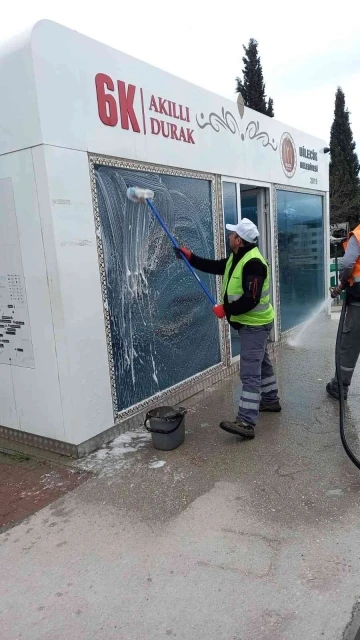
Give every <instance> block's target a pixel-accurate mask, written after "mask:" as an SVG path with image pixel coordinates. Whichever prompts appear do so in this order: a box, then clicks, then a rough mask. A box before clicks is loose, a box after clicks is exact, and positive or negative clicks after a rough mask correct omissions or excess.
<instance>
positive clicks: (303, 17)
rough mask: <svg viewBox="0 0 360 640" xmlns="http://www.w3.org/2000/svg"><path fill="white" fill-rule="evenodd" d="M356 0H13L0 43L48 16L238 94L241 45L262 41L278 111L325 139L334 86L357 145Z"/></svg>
mask: <svg viewBox="0 0 360 640" xmlns="http://www.w3.org/2000/svg"><path fill="white" fill-rule="evenodd" d="M356 7H357V3H356V2H355V1H353V0H341V2H339V3H338V2H336V3H335V2H334V3H333V7H332V6H331V5H330V3H329V2H326V1H325V0H312V1H309V0H302V1H301V2H296V3H292V2H291V0H287V1H284V0H270V1H269V2H265V1H263V0H252V2H247V3H245V2H240V1H239V0H238V1H236V2H235V1H233V0H221V1H219V0H213V4H210V2H209V1H208V2H206V3H205V2H202V1H200V0H178V1H177V2H172V1H171V0H167V1H165V0H133V1H132V2H127V1H124V0H117V1H116V2H115V1H113V0H106V1H105V2H103V3H101V2H96V3H95V2H94V3H90V0H87V1H86V2H79V1H78V0H61V1H59V0H53V1H52V2H49V0H46V1H45V0H30V2H29V0H18V1H17V2H11V3H6V11H3V15H2V17H1V21H0V42H1V41H4V40H7V39H9V38H10V37H11V36H13V35H15V34H17V33H19V32H21V31H23V30H24V29H26V28H27V27H28V26H30V25H31V24H34V23H35V22H37V21H38V20H40V19H43V18H47V19H50V20H54V21H55V22H59V23H60V24H63V25H65V26H67V27H70V28H72V29H75V30H76V31H80V32H81V33H83V34H85V35H87V36H90V37H92V38H95V39H96V40H99V41H100V42H103V43H105V44H108V45H110V46H113V47H115V48H116V49H119V50H121V51H124V52H125V53H128V54H130V55H132V56H135V57H136V58H139V59H141V60H144V61H146V62H148V63H150V64H152V65H155V66H157V67H160V68H161V69H164V70H166V71H169V72H170V73H173V74H174V75H177V76H179V77H181V78H184V79H185V80H188V81H190V82H193V83H195V84H197V85H199V86H202V87H204V88H205V89H208V90H210V91H213V92H215V93H218V94H220V95H222V96H224V97H226V98H230V99H232V100H235V97H236V96H235V78H236V76H238V75H240V74H241V70H242V67H243V63H242V56H243V50H242V44H246V43H247V42H248V41H249V39H250V38H255V39H256V40H258V43H259V51H260V55H261V60H262V66H263V72H264V79H265V83H266V92H267V94H268V95H269V96H271V97H272V98H273V100H274V108H275V118H276V119H277V120H280V121H282V122H284V123H286V124H288V125H290V126H293V127H295V128H298V129H301V130H302V131H305V132H306V133H309V134H312V135H315V136H317V137H320V138H323V139H325V140H327V141H329V137H330V127H331V123H332V119H333V112H334V98H335V92H336V88H337V86H339V85H340V86H341V87H342V89H343V91H344V92H345V98H346V104H347V106H348V108H349V111H350V112H351V116H350V120H351V123H352V129H353V133H354V139H355V141H356V143H357V151H358V153H359V154H360V38H359V37H357V32H359V29H358V24H357V23H358V17H359V18H360V9H358V10H357V9H356Z"/></svg>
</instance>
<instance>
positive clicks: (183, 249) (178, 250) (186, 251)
mask: <svg viewBox="0 0 360 640" xmlns="http://www.w3.org/2000/svg"><path fill="white" fill-rule="evenodd" d="M174 251H175V255H176V257H177V259H178V260H181V259H182V257H181V254H183V255H184V256H185V258H187V260H191V256H192V253H191V251H190V249H187V248H186V247H179V248H174Z"/></svg>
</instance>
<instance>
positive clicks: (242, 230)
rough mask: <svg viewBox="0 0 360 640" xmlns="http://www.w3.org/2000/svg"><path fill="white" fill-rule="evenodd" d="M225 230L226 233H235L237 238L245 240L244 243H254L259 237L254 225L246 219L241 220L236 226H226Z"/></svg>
mask: <svg viewBox="0 0 360 640" xmlns="http://www.w3.org/2000/svg"><path fill="white" fill-rule="evenodd" d="M226 228H227V229H228V231H235V233H237V235H238V236H239V238H241V239H242V240H245V242H251V243H254V242H255V241H256V238H258V237H259V235H260V233H259V230H258V228H257V226H256V224H254V223H253V222H251V220H249V219H248V218H243V219H242V220H240V222H239V223H238V224H227V225H226Z"/></svg>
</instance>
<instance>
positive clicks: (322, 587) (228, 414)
mask: <svg viewBox="0 0 360 640" xmlns="http://www.w3.org/2000/svg"><path fill="white" fill-rule="evenodd" d="M336 329H337V323H336V322H335V321H334V320H330V319H329V320H327V319H319V320H318V322H317V323H316V324H315V327H313V330H312V331H311V332H309V334H308V336H307V337H308V344H307V348H306V349H305V348H304V349H296V350H295V349H291V348H290V347H286V346H285V347H283V348H282V349H281V350H279V351H278V353H277V356H276V368H277V373H278V377H279V381H280V387H281V396H282V403H283V412H282V414H280V415H277V414H276V415H268V416H265V415H264V416H261V419H260V422H259V426H258V429H257V434H256V438H255V440H254V441H250V442H245V441H241V440H240V439H238V438H236V437H235V436H231V435H229V434H226V433H225V432H223V431H221V430H220V429H219V428H218V427H217V425H218V423H219V422H220V420H221V419H224V418H232V417H233V416H234V414H235V411H236V404H237V398H238V392H239V389H238V386H239V385H238V381H237V379H231V380H227V381H225V382H224V383H223V384H221V385H218V386H217V387H214V388H211V389H208V390H207V391H206V392H205V393H203V394H201V395H200V396H198V397H196V398H193V399H192V400H191V401H189V402H188V403H187V406H188V407H189V413H188V415H187V418H186V420H187V436H186V442H185V444H184V445H183V446H182V447H180V448H179V449H177V450H176V451H173V452H168V453H162V452H157V451H155V450H154V449H153V448H152V446H151V443H150V441H149V438H148V435H147V434H146V433H145V434H144V433H143V432H138V433H133V434H125V436H122V437H120V438H119V439H118V440H117V441H116V442H115V443H113V446H110V447H108V448H107V449H102V450H101V451H100V452H98V453H97V454H94V455H92V456H90V457H89V458H88V459H87V460H86V461H84V462H83V463H82V464H83V466H84V467H85V468H86V469H91V470H93V471H96V472H97V475H96V477H94V478H93V479H91V480H89V481H88V482H86V483H85V484H83V485H82V486H81V487H79V488H78V489H76V490H75V491H74V492H72V493H71V494H68V495H67V496H65V497H64V498H62V499H61V500H59V501H57V502H55V503H54V504H53V505H51V506H49V507H46V508H45V509H43V510H42V511H40V512H38V513H37V514H35V515H33V516H32V517H31V518H29V519H28V520H27V521H25V522H24V523H23V524H20V525H18V526H17V527H15V528H14V529H12V530H10V531H8V532H6V533H5V534H3V536H1V538H0V540H1V543H2V545H1V556H0V562H1V569H2V570H1V578H0V580H1V583H0V584H1V586H0V589H1V629H2V630H3V631H2V636H1V637H2V638H3V639H4V640H20V639H21V640H50V639H51V640H68V639H69V638H74V639H75V638H76V640H115V639H116V640H158V639H160V638H165V637H174V638H177V640H199V638H200V637H202V638H205V639H206V640H311V639H312V638H314V639H316V640H321V638H324V639H326V640H340V639H341V638H351V637H352V638H354V635H355V634H354V633H353V631H352V632H351V633H352V635H351V634H350V630H347V631H346V627H347V625H348V624H349V623H350V621H351V619H352V615H353V613H355V614H356V606H357V602H358V598H359V597H360V551H359V550H360V530H359V522H360V472H359V471H357V469H356V468H355V467H353V466H352V465H351V463H350V462H349V461H348V459H347V457H346V455H345V453H344V451H343V449H342V447H341V444H340V439H339V434H338V407H337V404H336V403H335V401H332V400H331V399H328V398H327V397H326V394H325V392H324V385H325V382H326V381H327V379H328V378H329V376H330V375H332V373H333V351H334V341H335V333H336ZM359 382H360V381H359V375H358V376H357V378H356V380H355V382H354V386H353V389H352V392H351V395H350V398H349V403H348V404H349V409H348V421H349V425H350V427H349V438H350V439H351V441H352V442H353V444H354V446H355V448H356V450H357V453H358V454H360V447H359V446H358V435H357V426H356V425H357V422H358V421H359V420H360V386H359ZM359 626H360V622H359ZM5 630H6V631H5Z"/></svg>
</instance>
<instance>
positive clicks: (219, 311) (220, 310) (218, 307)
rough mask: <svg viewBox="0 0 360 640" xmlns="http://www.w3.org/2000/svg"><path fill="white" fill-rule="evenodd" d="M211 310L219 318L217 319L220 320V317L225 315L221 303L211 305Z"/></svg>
mask: <svg viewBox="0 0 360 640" xmlns="http://www.w3.org/2000/svg"><path fill="white" fill-rule="evenodd" d="M212 311H213V313H215V315H216V317H217V318H219V320H221V318H225V316H226V313H225V309H224V305H223V304H216V305H215V307H213V310H212Z"/></svg>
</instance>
